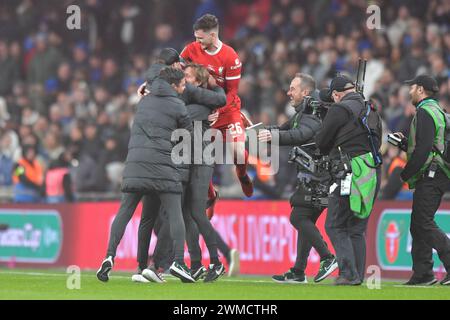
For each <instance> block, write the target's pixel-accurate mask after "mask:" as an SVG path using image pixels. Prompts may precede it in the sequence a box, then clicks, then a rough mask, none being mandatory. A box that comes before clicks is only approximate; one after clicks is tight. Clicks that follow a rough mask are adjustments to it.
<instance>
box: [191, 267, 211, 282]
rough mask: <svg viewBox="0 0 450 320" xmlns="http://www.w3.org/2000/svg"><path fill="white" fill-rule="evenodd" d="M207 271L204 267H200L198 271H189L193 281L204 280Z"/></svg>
mask: <svg viewBox="0 0 450 320" xmlns="http://www.w3.org/2000/svg"><path fill="white" fill-rule="evenodd" d="M207 271H208V270H206V268H205V267H204V266H201V267H200V268H198V269H191V276H192V278H193V279H194V280H195V281H198V280H201V279H203V278H205V276H206V273H207Z"/></svg>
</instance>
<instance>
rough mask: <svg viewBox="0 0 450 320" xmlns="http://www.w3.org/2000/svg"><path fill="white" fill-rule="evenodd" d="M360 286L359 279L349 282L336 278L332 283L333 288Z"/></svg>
mask: <svg viewBox="0 0 450 320" xmlns="http://www.w3.org/2000/svg"><path fill="white" fill-rule="evenodd" d="M361 284H362V281H360V280H359V279H354V280H350V279H347V278H345V277H341V276H339V277H337V279H336V280H335V281H334V285H335V286H359V285H361Z"/></svg>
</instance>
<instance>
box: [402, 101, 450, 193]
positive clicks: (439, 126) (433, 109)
mask: <svg viewBox="0 0 450 320" xmlns="http://www.w3.org/2000/svg"><path fill="white" fill-rule="evenodd" d="M419 108H422V109H424V110H425V111H426V112H427V113H428V114H429V115H430V116H431V118H433V122H434V126H435V128H436V132H435V134H434V145H433V146H434V147H436V149H437V150H439V151H440V152H441V153H442V152H443V151H444V135H445V118H444V111H442V109H441V107H440V106H439V104H438V103H437V101H436V100H434V99H431V98H429V99H425V100H423V101H422V102H421V103H420V104H419V105H418V106H417V109H419ZM416 130H417V114H416V115H415V116H414V118H413V120H412V122H411V129H410V131H409V138H408V151H407V159H408V161H409V159H411V155H412V153H413V151H414V149H415V148H416ZM432 161H435V162H436V163H437V164H438V166H439V167H440V168H441V169H442V170H443V171H444V172H445V174H446V175H447V177H449V178H450V169H449V168H448V167H447V166H446V165H445V163H444V160H443V159H442V158H441V156H439V155H438V153H437V152H435V151H432V152H430V154H429V155H428V158H427V161H425V163H424V165H423V166H422V168H420V170H419V171H418V172H417V173H416V174H415V175H414V176H413V177H411V178H410V179H409V180H408V181H407V183H408V185H409V188H410V189H414V188H415V187H416V183H417V181H418V180H420V178H421V177H422V176H423V174H424V173H425V171H426V170H427V169H428V167H429V166H430V164H431V162H432Z"/></svg>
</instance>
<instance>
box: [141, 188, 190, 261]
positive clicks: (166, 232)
mask: <svg viewBox="0 0 450 320" xmlns="http://www.w3.org/2000/svg"><path fill="white" fill-rule="evenodd" d="M182 187H183V192H182V194H181V207H183V202H184V199H185V197H184V195H185V193H186V188H187V184H186V183H185V182H184V181H183V182H182ZM149 205H150V204H149V203H148V202H145V201H144V203H143V206H142V216H141V221H140V223H139V229H138V250H137V261H138V264H139V268H140V269H141V270H143V269H145V268H147V266H148V250H149V248H150V241H151V238H152V232H153V230H154V231H155V234H156V235H157V237H158V241H157V243H156V247H155V251H154V252H153V260H154V261H155V267H156V268H159V267H163V268H168V267H170V265H171V264H172V262H173V261H174V258H175V257H174V251H173V241H172V238H171V236H170V235H171V232H170V213H169V212H168V211H167V210H166V207H164V206H161V207H160V208H159V214H158V215H157V216H156V217H155V215H154V213H153V211H152V209H153V208H151V207H150V206H149ZM183 221H184V217H183ZM185 227H186V225H185ZM183 255H184V243H183Z"/></svg>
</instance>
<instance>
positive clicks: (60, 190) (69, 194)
mask: <svg viewBox="0 0 450 320" xmlns="http://www.w3.org/2000/svg"><path fill="white" fill-rule="evenodd" d="M70 152H71V151H70V150H67V151H65V152H63V153H61V154H60V155H59V157H58V158H57V159H55V160H53V161H52V162H50V165H49V168H48V170H47V173H46V176H45V193H46V196H47V198H46V200H47V203H59V202H72V201H73V200H74V195H73V186H72V179H71V176H70V170H69V167H70V165H71V164H70V162H71V160H73V158H72V155H71V154H70Z"/></svg>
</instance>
